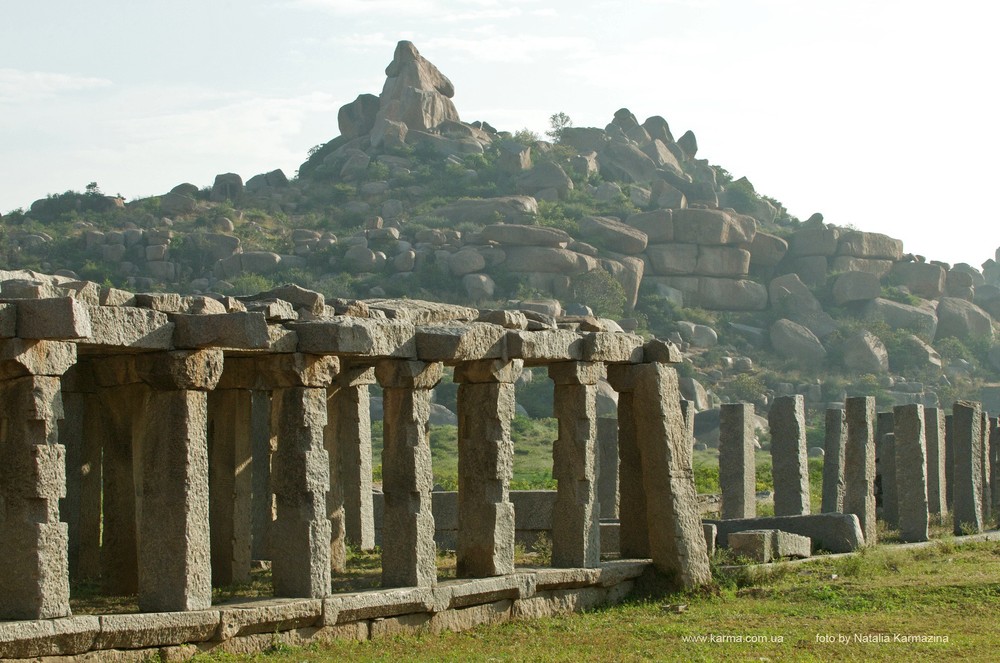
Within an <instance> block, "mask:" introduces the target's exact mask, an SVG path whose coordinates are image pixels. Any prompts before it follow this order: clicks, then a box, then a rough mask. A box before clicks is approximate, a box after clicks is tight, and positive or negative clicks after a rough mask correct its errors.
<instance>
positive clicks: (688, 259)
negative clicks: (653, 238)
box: [646, 244, 698, 276]
mask: <svg viewBox="0 0 1000 663" xmlns="http://www.w3.org/2000/svg"><path fill="white" fill-rule="evenodd" d="M646 257H647V258H648V259H649V264H650V267H651V270H650V271H652V273H653V274H656V275H662V276H669V275H671V274H693V273H694V270H695V268H696V267H697V266H698V245H697V244H652V245H650V246H648V247H646Z"/></svg>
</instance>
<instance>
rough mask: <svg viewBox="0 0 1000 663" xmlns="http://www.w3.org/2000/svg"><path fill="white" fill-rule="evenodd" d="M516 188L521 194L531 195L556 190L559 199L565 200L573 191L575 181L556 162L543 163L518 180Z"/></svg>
mask: <svg viewBox="0 0 1000 663" xmlns="http://www.w3.org/2000/svg"><path fill="white" fill-rule="evenodd" d="M516 187H517V191H518V192H519V193H530V194H537V193H538V192H540V191H543V190H545V189H555V191H556V194H557V195H558V196H559V198H565V197H566V195H567V194H568V193H569V192H570V191H572V190H573V180H572V179H570V177H569V175H567V174H566V171H565V170H563V169H562V166H560V165H559V164H557V163H555V162H554V161H541V162H539V163H537V164H536V165H535V167H534V168H532V169H531V170H528V171H527V172H525V173H523V174H521V176H520V177H518V178H517V182H516Z"/></svg>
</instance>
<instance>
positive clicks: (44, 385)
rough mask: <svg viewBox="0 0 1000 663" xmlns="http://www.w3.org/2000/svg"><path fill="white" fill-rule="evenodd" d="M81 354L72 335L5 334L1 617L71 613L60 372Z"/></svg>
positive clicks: (0, 348) (0, 430) (0, 373)
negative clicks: (68, 338)
mask: <svg viewBox="0 0 1000 663" xmlns="http://www.w3.org/2000/svg"><path fill="white" fill-rule="evenodd" d="M75 361H76V346H75V345H73V344H70V343H58V342H52V341H24V340H22V339H16V338H15V339H10V340H4V341H0V402H2V403H3V407H2V408H0V559H2V560H3V563H2V564H0V619H51V618H55V617H66V616H68V615H69V614H70V609H69V528H68V527H67V525H66V523H63V522H60V521H59V500H60V498H62V497H65V496H66V450H65V447H64V446H63V445H61V444H59V420H60V419H62V418H63V407H62V397H61V394H60V380H59V378H60V376H61V375H62V374H63V373H65V372H66V370H67V369H68V368H69V367H70V366H72V365H73V363H74V362H75Z"/></svg>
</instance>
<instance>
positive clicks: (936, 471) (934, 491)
mask: <svg viewBox="0 0 1000 663" xmlns="http://www.w3.org/2000/svg"><path fill="white" fill-rule="evenodd" d="M924 439H925V441H926V444H927V511H928V512H929V513H931V514H933V515H936V516H940V517H944V516H946V515H947V514H948V500H947V497H946V486H947V484H948V475H947V473H946V472H945V459H944V413H943V412H942V411H941V410H939V409H938V408H936V407H928V408H924Z"/></svg>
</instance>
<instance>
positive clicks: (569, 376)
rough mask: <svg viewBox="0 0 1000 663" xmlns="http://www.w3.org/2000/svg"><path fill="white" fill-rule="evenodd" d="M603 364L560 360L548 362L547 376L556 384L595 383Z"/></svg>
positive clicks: (599, 376) (600, 374)
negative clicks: (552, 362)
mask: <svg viewBox="0 0 1000 663" xmlns="http://www.w3.org/2000/svg"><path fill="white" fill-rule="evenodd" d="M603 372H604V365H603V364H601V363H597V362H585V361H560V362H556V363H554V364H549V378H551V379H552V381H553V382H555V383H556V384H597V382H598V381H599V380H600V379H601V376H602V373H603Z"/></svg>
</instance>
